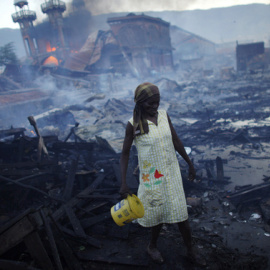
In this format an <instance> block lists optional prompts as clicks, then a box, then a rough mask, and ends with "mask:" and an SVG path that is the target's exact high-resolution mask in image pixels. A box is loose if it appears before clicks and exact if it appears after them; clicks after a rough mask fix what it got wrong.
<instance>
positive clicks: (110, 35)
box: [12, 0, 173, 76]
mask: <svg viewBox="0 0 270 270" xmlns="http://www.w3.org/2000/svg"><path fill="white" fill-rule="evenodd" d="M14 5H15V8H16V13H14V14H12V18H13V21H14V22H18V23H19V24H20V28H21V32H22V37H23V40H24V45H25V49H26V52H27V56H28V58H29V59H31V60H32V61H33V64H37V65H38V66H61V67H63V68H66V69H70V70H76V71H87V72H91V73H103V72H108V71H109V72H119V73H126V72H127V71H128V72H131V73H133V74H135V75H137V76H139V75H142V74H148V73H149V72H155V71H164V70H171V69H172V68H173V57H172V46H171V39H170V23H168V22H165V21H163V20H162V19H160V18H154V17H150V16H146V15H144V14H141V15H135V14H134V13H130V14H128V15H127V16H124V17H117V18H109V19H108V20H107V23H108V24H109V26H110V28H111V29H110V30H107V31H101V30H99V31H96V32H92V33H91V34H90V35H89V33H90V32H91V31H90V20H91V14H90V12H89V11H87V10H86V9H85V4H84V1H82V0H73V2H72V7H73V12H71V13H70V14H69V15H68V16H65V17H63V13H64V12H65V11H66V4H65V3H64V2H63V1H60V0H45V2H44V3H43V4H41V10H42V12H43V13H45V14H47V15H48V21H46V22H43V23H40V24H38V25H36V26H34V25H33V21H35V20H36V13H35V12H34V11H30V10H29V7H28V1H26V0H15V1H14ZM18 8H19V9H20V10H19V11H18V10H17V9H18ZM82 20H83V21H82ZM76 22H79V24H78V23H76ZM78 28H80V31H78ZM78 32H79V33H78Z"/></svg>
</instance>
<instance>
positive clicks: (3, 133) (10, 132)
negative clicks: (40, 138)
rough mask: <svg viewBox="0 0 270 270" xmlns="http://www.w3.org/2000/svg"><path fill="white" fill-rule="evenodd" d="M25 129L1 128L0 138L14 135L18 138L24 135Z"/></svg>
mask: <svg viewBox="0 0 270 270" xmlns="http://www.w3.org/2000/svg"><path fill="white" fill-rule="evenodd" d="M25 131H26V129H25V128H11V129H5V130H0V138H5V137H9V136H14V139H16V138H18V137H20V136H23V135H24V132H25Z"/></svg>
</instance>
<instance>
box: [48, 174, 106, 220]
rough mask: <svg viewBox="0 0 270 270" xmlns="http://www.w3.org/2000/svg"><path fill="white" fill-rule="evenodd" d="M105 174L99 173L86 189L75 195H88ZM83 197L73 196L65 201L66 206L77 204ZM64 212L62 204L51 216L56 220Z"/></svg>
mask: <svg viewBox="0 0 270 270" xmlns="http://www.w3.org/2000/svg"><path fill="white" fill-rule="evenodd" d="M105 176H106V175H105V174H102V173H100V174H99V175H98V177H97V178H96V179H95V180H94V181H93V183H92V184H91V185H90V186H88V187H87V188H86V189H84V190H83V191H81V192H80V193H79V194H78V195H77V196H79V195H88V194H91V193H92V192H94V191H95V189H96V188H97V187H98V186H99V185H100V184H101V183H102V181H103V179H104V178H105ZM82 200H83V199H80V198H77V197H74V198H72V199H71V200H70V201H69V202H67V204H68V206H70V207H73V206H75V205H77V204H78V203H79V202H81V201H82ZM64 214H65V206H64V205H62V206H61V207H60V208H59V209H58V210H56V211H55V212H54V213H53V214H52V216H53V218H54V219H55V220H56V221H57V220H58V219H60V218H61V217H62V216H63V215H64Z"/></svg>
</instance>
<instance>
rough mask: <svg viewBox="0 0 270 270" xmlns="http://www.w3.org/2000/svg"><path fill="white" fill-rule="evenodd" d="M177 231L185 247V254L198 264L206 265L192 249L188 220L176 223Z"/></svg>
mask: <svg viewBox="0 0 270 270" xmlns="http://www.w3.org/2000/svg"><path fill="white" fill-rule="evenodd" d="M178 228H179V231H180V233H181V235H182V237H183V240H184V243H185V246H186V247H187V256H188V258H190V259H191V261H192V262H193V263H195V264H197V265H200V266H206V261H205V259H204V258H202V257H201V256H200V255H199V254H197V253H196V252H195V251H194V250H193V245H192V236H191V229H190V226H189V222H188V220H185V221H183V222H179V223H178Z"/></svg>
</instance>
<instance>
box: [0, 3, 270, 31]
mask: <svg viewBox="0 0 270 270" xmlns="http://www.w3.org/2000/svg"><path fill="white" fill-rule="evenodd" d="M44 2H45V0H28V3H29V9H30V10H33V11H35V12H36V13H37V18H38V20H42V19H44V18H45V17H46V16H45V15H44V14H43V13H42V12H41V9H40V4H41V3H44ZM64 2H66V3H67V4H68V3H70V2H71V0H65V1H64ZM13 3H14V0H0V10H1V16H0V28H4V27H9V28H19V25H18V23H14V22H13V21H12V18H11V14H12V13H14V12H16V10H15V7H14V5H13ZM85 3H86V4H87V7H89V9H90V11H91V13H92V14H93V15H95V14H100V13H110V12H142V11H162V10H193V9H210V8H216V7H228V6H234V5H247V4H252V3H261V4H270V0H259V1H256V0H180V1H179V0H85ZM18 10H19V9H18Z"/></svg>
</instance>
